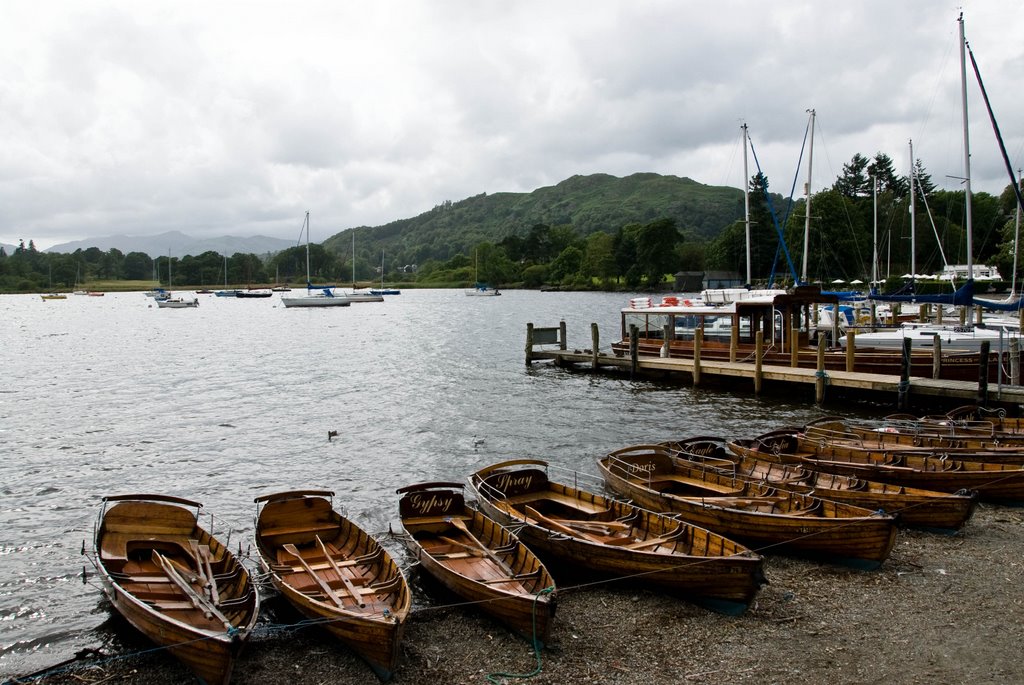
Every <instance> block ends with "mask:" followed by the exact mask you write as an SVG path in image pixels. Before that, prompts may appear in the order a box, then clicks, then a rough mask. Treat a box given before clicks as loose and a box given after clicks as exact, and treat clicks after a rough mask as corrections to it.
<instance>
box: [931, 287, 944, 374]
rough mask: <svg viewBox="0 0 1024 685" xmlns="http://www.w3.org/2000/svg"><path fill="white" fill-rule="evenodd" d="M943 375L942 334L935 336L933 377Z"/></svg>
mask: <svg viewBox="0 0 1024 685" xmlns="http://www.w3.org/2000/svg"><path fill="white" fill-rule="evenodd" d="M940 306H941V305H940ZM941 377H942V336H939V335H937V336H935V346H934V347H932V378H936V379H938V378H941Z"/></svg>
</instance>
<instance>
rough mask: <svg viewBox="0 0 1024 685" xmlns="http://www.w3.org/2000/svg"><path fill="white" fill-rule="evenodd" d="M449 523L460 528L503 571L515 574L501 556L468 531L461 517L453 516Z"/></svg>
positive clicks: (511, 574)
mask: <svg viewBox="0 0 1024 685" xmlns="http://www.w3.org/2000/svg"><path fill="white" fill-rule="evenodd" d="M451 524H452V525H453V526H455V527H456V528H458V529H459V530H461V531H462V532H463V534H464V535H466V537H468V538H469V539H470V540H471V541H472V542H473V544H475V545H477V547H478V548H479V549H480V551H481V552H483V553H484V554H485V555H487V558H488V559H490V560H491V561H493V562H494V563H495V564H497V565H498V566H499V567H501V569H502V570H504V571H505V573H507V574H509V575H510V576H514V575H515V574H516V572H515V571H513V570H512V567H511V566H509V565H508V564H506V563H505V562H504V561H502V559H501V557H499V556H498V555H497V554H495V553H494V552H492V551H491V550H490V549H489V548H488V547H487V546H486V545H484V543H482V542H480V540H478V539H477V537H476V536H475V535H473V534H472V533H471V532H469V528H468V527H467V526H466V522H465V521H463V520H462V519H457V518H453V519H451Z"/></svg>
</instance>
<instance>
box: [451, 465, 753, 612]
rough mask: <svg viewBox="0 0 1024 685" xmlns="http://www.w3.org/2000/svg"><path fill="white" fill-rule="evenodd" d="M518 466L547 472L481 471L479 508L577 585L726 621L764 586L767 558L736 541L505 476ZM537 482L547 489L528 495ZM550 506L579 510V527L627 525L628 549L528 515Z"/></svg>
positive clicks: (522, 475)
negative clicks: (618, 584)
mask: <svg viewBox="0 0 1024 685" xmlns="http://www.w3.org/2000/svg"><path fill="white" fill-rule="evenodd" d="M519 465H526V466H533V465H536V466H539V465H544V466H546V464H545V463H544V462H541V461H537V460H516V461H511V462H504V463H502V464H496V465H494V466H491V467H488V468H487V469H483V470H481V471H478V472H477V473H475V474H473V475H472V476H471V477H470V484H471V486H472V487H473V489H474V490H475V491H476V494H477V498H478V503H479V506H480V508H481V510H482V511H483V512H484V513H485V514H486V515H487V516H489V517H490V518H492V519H494V520H495V521H497V522H498V523H501V524H503V525H509V526H514V527H515V528H516V530H517V534H518V535H519V538H520V539H521V540H522V541H523V542H525V543H526V544H527V546H529V547H530V548H531V549H533V550H534V551H535V552H536V553H537V554H538V555H540V556H541V557H542V558H545V560H549V559H550V560H551V561H550V562H549V563H555V564H557V565H558V566H559V567H560V568H561V569H562V570H563V571H565V572H567V573H569V572H572V573H573V574H574V575H575V576H577V577H579V578H584V577H585V578H592V577H597V578H605V579H622V580H627V579H628V580H633V581H639V582H641V583H643V584H645V585H646V584H654V585H657V586H659V587H661V588H663V589H666V590H669V591H672V592H674V593H676V594H680V595H682V596H685V597H687V598H688V599H690V600H692V601H694V602H695V603H697V604H701V605H704V606H707V607H708V608H711V609H714V610H716V611H720V612H723V613H728V614H738V613H742V612H743V611H744V610H745V609H746V607H747V606H749V604H750V602H751V601H752V600H753V598H754V596H755V595H756V593H757V590H758V588H759V587H760V585H761V583H762V582H763V580H764V576H763V572H762V564H763V559H762V558H761V557H760V556H759V555H757V554H755V553H754V552H752V551H751V550H749V549H747V548H746V547H744V546H742V545H740V544H738V543H736V542H733V541H732V540H729V539H726V538H725V537H723V536H721V535H718V534H716V533H712V532H711V531H708V530H705V529H703V528H700V527H698V526H694V525H691V524H688V523H685V522H681V521H677V520H675V519H673V518H670V517H668V516H662V515H659V514H656V513H654V512H650V511H646V510H644V509H641V508H639V507H634V506H632V505H629V504H626V503H624V502H618V501H613V500H610V499H607V498H604V497H602V496H601V495H597V494H595V493H590V492H587V491H584V490H577V489H575V488H571V487H569V486H565V485H561V484H558V483H553V482H550V481H547V478H546V475H545V474H543V472H541V471H539V470H536V469H527V470H523V471H519V470H518V469H516V470H513V471H511V472H503V469H506V468H508V467H512V468H515V467H517V466H519ZM538 478H542V479H543V482H544V483H546V485H541V486H540V487H539V488H538V489H534V490H529V488H531V487H533V486H534V485H535V484H536V483H537V479H538ZM524 487H525V488H527V489H526V490H524ZM552 503H554V505H556V506H557V511H558V512H559V513H560V514H564V515H567V516H576V514H574V513H573V512H571V511H570V509H573V508H576V509H579V510H580V512H582V515H580V516H579V517H578V518H577V520H576V521H575V523H576V524H577V525H586V524H587V523H588V522H594V523H599V522H600V521H604V522H605V523H607V524H611V525H612V526H616V527H621V526H623V525H625V526H627V527H628V533H627V535H628V537H629V540H628V541H626V540H622V541H621V542H626V544H610V543H608V542H602V541H600V540H599V539H594V538H593V537H591V536H587V537H582V538H581V537H576V536H573V535H568V534H565V533H564V532H560V531H559V529H553V528H552V527H550V526H551V524H550V523H541V522H540V521H539V520H538V519H537V518H534V515H533V514H530V513H524V511H523V509H524V508H525V507H527V506H529V507H542V508H548V507H549V506H550V507H551V509H552V510H555V509H556V507H555V506H552ZM526 511H527V512H528V511H529V509H527V510H526ZM594 515H597V516H598V517H599V519H595V518H593V516H594ZM549 520H551V519H549ZM566 520H568V519H566ZM624 522H625V523H624ZM659 541H664V542H663V543H662V544H659ZM630 545H632V546H630ZM581 571H582V573H581Z"/></svg>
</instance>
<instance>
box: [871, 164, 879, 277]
mask: <svg viewBox="0 0 1024 685" xmlns="http://www.w3.org/2000/svg"><path fill="white" fill-rule="evenodd" d="M871 245H872V246H873V249H872V254H871V286H870V288H877V287H878V178H877V177H874V176H872V177H871Z"/></svg>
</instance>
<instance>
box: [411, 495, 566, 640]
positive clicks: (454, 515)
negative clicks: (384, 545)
mask: <svg viewBox="0 0 1024 685" xmlns="http://www.w3.org/2000/svg"><path fill="white" fill-rule="evenodd" d="M438 485H448V486H454V487H456V488H459V489H458V490H456V489H453V488H452V487H446V488H441V487H437V486H438ZM425 486H433V487H425ZM399 493H404V494H403V497H402V499H401V501H400V503H399V506H400V511H401V518H402V525H403V527H404V528H405V532H406V535H404V536H403V540H404V542H405V544H406V546H407V547H408V549H409V551H410V552H411V553H412V554H413V555H414V556H415V557H416V559H417V560H418V561H419V562H420V565H421V567H422V568H423V570H424V571H426V572H427V573H428V574H429V575H430V576H432V577H433V578H434V579H435V580H436V581H437V582H438V583H440V584H441V585H442V586H443V587H445V588H446V589H447V590H448V591H450V592H452V593H453V594H455V595H457V596H459V597H461V598H463V599H465V600H466V601H467V602H469V603H470V604H472V606H473V607H474V608H479V609H480V610H481V611H483V612H484V613H486V614H488V615H490V616H491V617H493V618H494V619H496V620H497V621H499V622H501V623H503V624H504V625H506V626H507V627H509V628H511V629H512V630H513V631H515V632H516V633H518V634H520V635H521V636H523V637H525V638H526V639H528V640H536V641H537V642H538V643H539V644H541V645H543V644H544V643H546V642H548V639H549V636H550V630H551V623H552V621H553V619H554V615H555V605H556V602H555V594H554V590H555V581H554V579H553V578H552V577H551V575H550V574H549V573H548V570H547V568H545V566H544V564H543V563H542V562H541V561H540V559H539V558H537V556H536V555H535V554H534V553H533V552H532V551H531V550H530V548H529V547H527V546H526V545H525V544H523V543H522V542H520V540H519V539H518V538H517V537H516V536H515V535H513V534H512V533H511V532H509V531H508V530H507V529H505V528H503V527H502V526H501V525H499V524H498V523H497V522H496V521H494V520H493V519H490V518H488V517H487V516H485V515H484V514H482V513H481V512H479V511H477V510H475V509H471V508H469V507H468V506H466V504H465V502H464V500H463V498H462V493H461V486H460V485H458V484H421V485H419V486H409V487H407V488H402V489H401V490H399ZM477 543H479V545H478V544H477Z"/></svg>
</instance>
